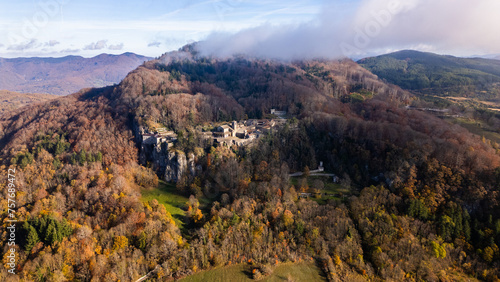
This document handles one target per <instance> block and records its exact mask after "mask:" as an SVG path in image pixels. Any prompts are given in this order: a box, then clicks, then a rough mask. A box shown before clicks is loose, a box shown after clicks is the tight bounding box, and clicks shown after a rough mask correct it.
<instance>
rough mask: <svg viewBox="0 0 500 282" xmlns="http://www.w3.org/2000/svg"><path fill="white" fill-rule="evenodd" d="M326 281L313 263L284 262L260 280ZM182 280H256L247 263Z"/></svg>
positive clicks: (234, 281)
mask: <svg viewBox="0 0 500 282" xmlns="http://www.w3.org/2000/svg"><path fill="white" fill-rule="evenodd" d="M287 278H291V281H297V282H298V281H326V279H325V278H324V277H323V274H322V272H321V270H320V269H319V268H318V267H317V266H316V265H315V264H313V263H284V264H281V265H278V266H277V267H276V268H275V269H274V271H273V274H271V275H270V276H269V277H266V278H264V279H261V280H259V281H266V282H277V281H287ZM180 281H182V282H199V281H203V282H205V281H206V282H211V281H221V282H224V281H231V282H239V281H242V282H243V281H245V282H246V281H255V280H253V279H251V277H250V268H249V267H248V265H246V264H239V265H234V266H226V267H221V268H216V269H213V270H208V271H203V272H199V273H196V274H194V275H191V276H188V277H186V278H184V279H181V280H180Z"/></svg>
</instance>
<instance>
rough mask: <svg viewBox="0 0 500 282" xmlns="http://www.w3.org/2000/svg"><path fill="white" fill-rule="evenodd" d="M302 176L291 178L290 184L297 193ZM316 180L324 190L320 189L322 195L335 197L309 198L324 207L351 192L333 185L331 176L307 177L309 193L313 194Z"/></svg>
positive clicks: (336, 184) (338, 185) (340, 186)
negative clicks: (321, 183) (321, 184)
mask: <svg viewBox="0 0 500 282" xmlns="http://www.w3.org/2000/svg"><path fill="white" fill-rule="evenodd" d="M302 178H303V176H298V177H291V178H290V184H291V185H294V186H295V190H296V191H297V193H300V187H299V186H300V183H299V182H300V181H301V179H302ZM317 180H320V181H322V182H323V186H324V188H323V189H321V192H322V193H327V194H335V196H325V195H322V196H321V198H315V197H311V198H310V199H311V200H313V201H316V202H317V203H318V204H321V205H324V204H326V203H327V202H328V200H342V198H343V196H348V195H350V194H351V191H350V190H349V189H347V188H345V187H343V186H342V185H340V184H338V183H333V181H332V177H331V176H309V177H308V178H307V185H308V186H309V190H310V192H313V190H314V189H316V187H315V183H316V182H317Z"/></svg>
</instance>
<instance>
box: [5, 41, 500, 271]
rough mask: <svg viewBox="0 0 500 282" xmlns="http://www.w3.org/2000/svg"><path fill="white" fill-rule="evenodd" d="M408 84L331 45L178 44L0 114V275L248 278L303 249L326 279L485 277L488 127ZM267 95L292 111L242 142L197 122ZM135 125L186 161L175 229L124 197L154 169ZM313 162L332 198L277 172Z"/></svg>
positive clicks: (489, 234)
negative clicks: (322, 56) (302, 48)
mask: <svg viewBox="0 0 500 282" xmlns="http://www.w3.org/2000/svg"><path fill="white" fill-rule="evenodd" d="M414 100H415V97H414V96H412V95H411V94H409V93H408V92H406V91H403V90H401V89H400V88H398V87H396V86H392V85H388V84H385V83H384V82H381V81H380V80H378V79H377V77H376V76H375V75H373V74H371V73H370V72H368V71H367V70H365V69H363V68H362V67H360V66H359V65H357V64H356V63H354V62H352V61H349V60H339V61H306V62H303V61H300V62H290V63H283V62H276V61H267V60H258V59H249V58H243V57H235V58H230V59H225V60H222V59H215V58H198V57H196V52H195V50H194V49H193V48H192V46H191V47H186V48H184V50H180V51H179V52H173V53H168V54H165V55H164V56H162V57H160V58H158V59H156V60H153V61H150V62H146V63H145V64H144V65H143V66H140V67H139V68H138V69H136V70H135V71H133V72H131V73H130V74H129V75H128V76H127V77H126V78H125V79H124V80H123V81H122V83H120V84H119V85H118V86H116V87H108V88H103V89H87V90H82V91H80V92H79V93H76V94H73V95H70V96H67V97H63V98H60V99H57V100H54V101H50V102H47V103H45V104H39V105H34V106H31V107H29V108H25V109H20V110H17V111H16V112H14V113H12V114H11V115H4V116H1V117H0V128H1V131H0V132H1V134H2V135H1V136H0V138H1V139H0V146H1V148H2V151H1V156H0V157H1V165H2V170H3V171H6V170H7V168H16V185H17V187H19V192H18V194H17V201H18V207H17V213H16V215H17V217H18V219H19V220H20V221H21V224H20V225H19V231H18V232H19V233H18V238H19V242H18V244H17V246H16V248H17V251H18V254H19V255H20V258H19V260H18V265H17V272H18V275H17V276H15V277H16V278H15V279H14V278H13V276H9V274H8V273H7V272H6V270H5V269H2V270H1V272H0V280H2V281H10V280H12V281H16V279H18V280H20V281H66V280H68V281H73V280H74V281H118V280H120V281H134V280H136V279H138V278H139V277H141V276H143V275H146V274H148V273H150V276H149V279H150V280H151V281H164V280H169V279H175V278H180V277H183V276H186V275H189V274H192V273H194V272H197V271H201V270H204V269H210V268H213V267H216V266H224V265H231V264H236V263H245V264H248V265H249V266H250V267H251V268H252V269H253V271H252V274H251V275H252V277H253V278H255V279H259V278H260V277H262V276H265V275H266V274H267V273H269V271H272V268H273V266H274V265H276V264H279V263H281V262H289V261H292V262H297V261H315V262H316V263H317V264H318V265H319V266H320V267H321V268H322V269H323V271H324V273H325V277H327V279H328V280H331V281H365V280H376V281H378V280H397V281H417V280H427V281H438V280H442V281H454V280H459V279H463V278H471V279H472V278H476V279H479V280H486V281H496V280H498V277H499V276H500V272H499V269H500V251H499V248H498V245H499V244H500V208H499V200H500V195H499V187H500V169H499V166H500V153H499V150H498V144H496V143H495V142H493V141H490V140H487V139H484V138H481V137H480V136H476V135H473V134H471V133H470V132H468V131H467V130H466V129H464V128H462V127H460V126H458V125H451V124H449V123H447V122H446V121H443V120H441V119H439V118H437V117H434V116H433V115H429V114H427V113H425V112H420V111H409V110H407V109H405V107H404V106H405V105H407V104H409V103H411V102H412V101H414ZM271 108H277V109H280V110H286V111H287V112H288V114H289V115H291V116H293V117H294V118H293V119H290V120H289V121H288V122H287V125H286V126H285V127H284V128H282V129H280V130H277V131H275V132H272V133H271V134H269V135H267V136H265V137H264V138H262V139H261V140H259V141H258V142H259V143H258V144H256V145H255V146H253V147H248V148H236V147H232V148H225V147H214V146H212V145H211V144H207V143H206V142H203V141H202V139H201V138H199V136H197V133H196V132H197V131H196V130H195V128H197V127H201V126H206V125H207V124H211V123H213V122H220V121H230V120H234V119H245V118H261V117H263V116H265V114H267V113H269V109H271ZM138 125H141V126H148V127H151V128H155V127H157V126H165V127H167V128H169V129H172V130H175V131H176V132H178V133H180V135H179V141H178V142H177V144H176V145H175V146H174V147H175V148H174V149H175V150H183V151H184V152H186V153H189V152H193V153H194V154H195V155H196V162H197V164H199V165H201V167H202V170H201V171H200V172H199V173H198V174H196V175H190V174H185V177H184V178H183V179H181V180H180V181H179V182H178V183H177V184H176V187H177V190H178V193H180V194H184V195H186V196H187V197H189V201H188V202H187V203H186V206H185V210H186V217H185V218H183V219H182V221H183V222H184V223H185V224H184V227H183V228H179V226H178V225H177V224H176V222H175V221H174V218H173V217H172V215H171V214H170V213H168V212H167V211H166V209H165V207H164V206H163V205H161V204H159V203H158V201H156V200H152V201H150V202H148V203H143V202H141V199H140V196H141V195H140V191H141V189H156V187H157V186H158V180H159V179H158V176H157V175H156V174H155V173H154V172H153V171H152V170H151V169H150V168H148V167H147V166H146V167H144V166H141V165H139V164H138V155H139V144H137V143H136V139H137V136H135V135H134V134H136V133H135V131H136V130H135V129H136V127H137V126H138ZM320 161H322V162H324V164H325V169H326V171H329V172H332V173H335V174H337V175H339V176H340V177H341V179H342V181H341V185H342V186H343V187H344V188H345V189H348V190H349V191H350V192H349V194H348V196H347V197H342V198H339V199H332V200H328V201H326V202H316V201H313V200H311V199H299V197H298V194H299V193H300V192H303V191H310V190H311V189H312V190H315V189H316V190H321V189H322V187H321V186H322V185H320V184H319V183H314V184H313V185H312V186H311V187H310V186H309V185H308V182H307V181H304V180H301V181H299V184H297V185H292V181H291V179H290V177H289V173H291V172H295V171H304V170H309V169H315V168H316V167H317V166H318V163H319V162H320ZM306 176H307V175H306ZM6 177H7V175H6V173H5V174H2V175H1V178H2V179H1V180H0V185H1V187H2V189H1V191H2V193H4V194H6V193H7V192H6V190H7V189H3V188H5V187H6V184H7V179H6ZM3 199H4V200H1V204H2V207H6V206H7V203H6V200H5V199H6V197H3ZM202 199H204V200H205V201H207V200H208V202H209V204H208V205H204V206H202V205H201V204H200V201H201V200H202ZM1 216H2V220H3V223H4V226H6V221H5V220H6V218H7V212H6V209H5V208H3V209H2V215H1ZM2 232H5V233H6V232H7V231H6V228H3V229H2ZM5 238H6V234H4V235H3V236H2V240H3V241H2V245H3V246H4V250H3V251H4V252H3V253H4V254H7V252H6V248H8V247H7V245H6V241H5ZM21 238H22V239H21ZM3 259H4V263H5V261H6V257H4V258H3ZM9 279H10V280H9Z"/></svg>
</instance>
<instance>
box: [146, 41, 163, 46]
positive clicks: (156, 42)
mask: <svg viewBox="0 0 500 282" xmlns="http://www.w3.org/2000/svg"><path fill="white" fill-rule="evenodd" d="M160 45H161V42H159V41H154V42H150V43H149V44H148V47H160Z"/></svg>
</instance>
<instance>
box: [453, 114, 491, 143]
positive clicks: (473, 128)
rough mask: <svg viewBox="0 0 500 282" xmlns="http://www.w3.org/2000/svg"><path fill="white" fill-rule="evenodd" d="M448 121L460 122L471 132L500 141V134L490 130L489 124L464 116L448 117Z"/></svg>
mask: <svg viewBox="0 0 500 282" xmlns="http://www.w3.org/2000/svg"><path fill="white" fill-rule="evenodd" d="M446 120H447V121H449V122H451V123H454V124H458V125H460V126H462V127H464V128H465V129H467V130H468V131H469V132H471V133H474V134H476V135H479V136H484V138H486V139H489V140H491V141H494V142H497V143H500V134H498V133H497V132H495V131H492V130H490V129H489V128H488V127H489V126H488V125H486V124H484V123H482V122H480V121H475V120H468V119H464V118H447V119H446Z"/></svg>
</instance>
